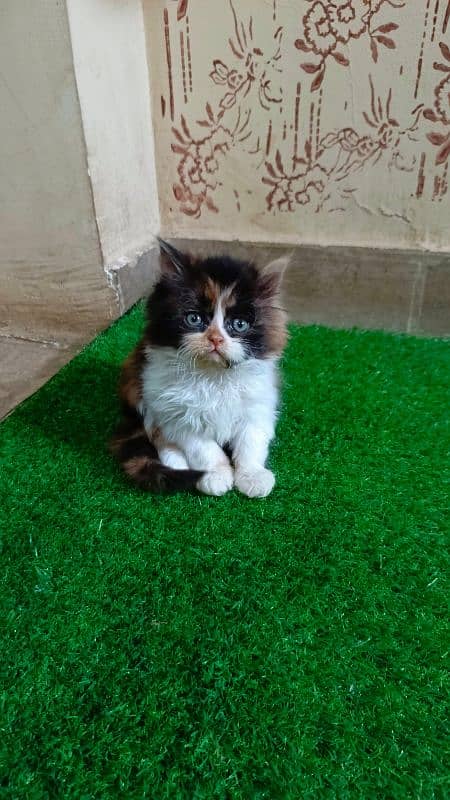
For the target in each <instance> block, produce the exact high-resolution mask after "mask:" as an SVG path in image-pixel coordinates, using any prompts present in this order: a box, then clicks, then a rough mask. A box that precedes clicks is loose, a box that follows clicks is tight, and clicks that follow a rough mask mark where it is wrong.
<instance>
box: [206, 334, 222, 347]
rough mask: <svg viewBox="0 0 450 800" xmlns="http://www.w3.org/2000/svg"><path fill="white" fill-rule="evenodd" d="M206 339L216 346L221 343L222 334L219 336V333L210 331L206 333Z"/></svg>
mask: <svg viewBox="0 0 450 800" xmlns="http://www.w3.org/2000/svg"><path fill="white" fill-rule="evenodd" d="M208 340H209V341H210V342H211V344H213V345H214V347H218V346H219V344H223V336H221V335H220V333H210V334H209V335H208Z"/></svg>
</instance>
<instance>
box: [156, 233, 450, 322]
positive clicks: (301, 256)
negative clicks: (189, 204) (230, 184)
mask: <svg viewBox="0 0 450 800" xmlns="http://www.w3.org/2000/svg"><path fill="white" fill-rule="evenodd" d="M170 241H172V242H173V243H174V244H175V246H177V247H179V248H180V249H185V250H187V251H190V252H192V253H194V254H196V255H212V254H213V253H215V254H217V253H228V254H229V255H233V256H235V257H238V258H249V259H251V260H253V261H254V262H255V263H256V264H257V265H261V264H263V263H264V262H266V261H268V260H270V259H272V258H274V257H277V256H278V255H279V254H280V250H283V251H289V252H292V258H291V266H290V268H289V269H288V272H287V275H286V277H285V281H284V288H283V299H284V302H285V307H286V309H287V311H288V313H289V316H290V319H291V320H293V321H295V322H299V323H300V324H304V325H306V324H308V325H309V324H319V325H329V326H331V327H336V328H349V327H350V328H351V327H354V326H356V327H360V328H367V329H381V330H386V331H396V332H401V333H413V334H415V335H419V336H439V337H446V336H450V254H447V253H432V252H428V251H419V250H381V249H376V248H367V247H315V246H311V245H299V246H297V247H290V248H286V246H285V245H283V247H282V248H280V247H279V246H275V245H274V246H272V245H261V244H254V243H248V242H247V243H246V242H221V241H200V240H198V239H171V240H170Z"/></svg>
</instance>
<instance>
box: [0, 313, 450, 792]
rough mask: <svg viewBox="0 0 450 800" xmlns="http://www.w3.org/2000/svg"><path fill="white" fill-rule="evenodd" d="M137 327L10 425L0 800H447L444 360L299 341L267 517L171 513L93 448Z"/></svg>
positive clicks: (349, 340)
mask: <svg viewBox="0 0 450 800" xmlns="http://www.w3.org/2000/svg"><path fill="white" fill-rule="evenodd" d="M141 325H142V316H141V310H140V309H139V308H138V309H135V310H134V311H133V312H132V313H131V314H129V315H128V316H127V317H125V318H124V319H123V320H121V321H120V322H119V323H118V324H116V325H114V326H113V327H112V328H111V329H110V330H109V331H108V332H107V333H106V334H104V335H102V336H100V337H99V338H98V339H97V340H96V341H95V342H94V343H93V344H92V345H91V346H90V347H88V348H87V349H86V350H85V351H84V352H83V354H82V355H81V356H80V357H78V358H77V359H75V360H74V361H73V362H72V363H71V364H70V365H69V366H68V367H67V368H65V369H64V370H63V371H62V372H61V373H60V374H59V375H58V376H57V377H56V378H55V379H53V380H52V381H51V382H50V383H49V384H47V386H45V387H44V388H43V389H42V390H41V391H40V392H39V393H38V394H37V395H35V396H34V397H33V398H32V399H31V400H29V401H28V402H26V403H25V404H23V405H22V406H21V407H20V408H19V409H18V410H17V411H16V412H15V413H14V414H13V415H12V416H11V417H10V418H8V419H7V420H6V421H5V422H4V423H3V424H2V425H1V426H0V438H1V481H0V483H1V487H0V527H1V532H2V555H1V588H0V619H1V625H2V629H3V633H2V642H1V652H0V679H1V680H0V694H1V705H0V765H1V774H0V787H1V788H0V797H1V798H18V799H19V800H21V799H22V798H30V799H32V800H35V799H36V800H38V799H39V800H40V798H76V799H77V800H80V799H82V800H89V799H90V798H101V800H103V798H115V797H120V798H151V799H152V800H159V798H167V799H168V800H172V798H174V799H175V800H176V799H177V798H186V800H194V799H197V798H203V799H204V800H212V799H213V798H223V799H224V800H225V799H228V798H230V799H231V798H243V799H244V800H257V799H258V800H262V799H263V798H267V800H278V798H292V800H299V799H300V798H302V799H303V798H338V799H339V800H341V799H342V798H362V799H363V800H366V799H370V798H382V799H383V800H386V799H387V798H392V800H398V799H399V798H417V799H418V800H419V799H420V800H427V798H444V797H445V796H447V797H448V791H449V784H448V783H446V770H445V749H446V746H445V737H446V732H447V733H448V729H446V717H447V713H448V707H447V706H446V682H445V669H446V667H447V666H448V659H447V655H446V651H448V649H449V636H448V626H447V609H446V599H447V597H448V594H447V593H446V587H445V573H446V569H447V568H448V537H447V534H448V524H447V523H448V518H446V509H445V505H446V503H445V498H446V487H445V469H446V463H447V462H446V458H447V455H448V445H449V435H448V434H449V429H448V422H449V383H450V353H449V349H450V348H449V344H448V343H446V342H439V341H431V340H429V341H421V340H417V339H412V338H407V337H394V336H389V335H384V334H381V333H361V332H345V331H340V332H336V331H330V330H326V329H320V328H313V327H311V328H304V329H300V328H293V329H292V331H291V341H290V345H289V348H288V351H287V355H286V358H285V361H284V367H283V371H284V395H283V396H284V403H283V411H282V416H281V420H280V424H279V432H278V439H277V442H276V444H275V445H274V447H273V451H272V458H271V460H272V464H273V467H274V469H275V472H276V474H277V477H278V485H277V488H276V489H275V491H274V493H273V495H272V496H271V497H270V498H268V499H267V500H262V501H261V500H248V499H246V498H244V497H242V496H240V495H238V494H237V493H234V492H233V493H231V494H229V495H227V496H226V497H224V498H218V499H215V498H208V497H203V496H193V495H192V496H186V495H185V496H176V497H171V498H164V497H153V496H148V495H145V494H141V493H139V492H138V491H137V490H135V489H134V488H132V487H131V486H130V485H128V484H127V483H126V482H125V481H124V480H123V479H122V476H121V474H120V472H119V470H118V468H117V467H116V465H115V464H114V463H113V462H112V461H111V460H110V458H109V455H108V453H107V452H106V448H105V441H106V439H107V436H108V434H109V433H110V431H111V429H112V427H113V425H114V423H115V419H116V415H117V405H116V399H115V384H116V380H117V375H118V368H119V364H120V362H121V361H122V359H123V358H124V356H125V355H126V353H127V352H128V351H129V349H130V348H131V347H132V345H133V343H134V342H135V340H136V339H137V336H138V332H139V330H140V328H141ZM447 475H448V473H447Z"/></svg>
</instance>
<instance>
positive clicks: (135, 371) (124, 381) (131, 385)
mask: <svg viewBox="0 0 450 800" xmlns="http://www.w3.org/2000/svg"><path fill="white" fill-rule="evenodd" d="M144 348H145V344H144V342H141V343H140V344H139V345H138V346H137V347H136V348H135V349H134V350H133V352H132V353H131V355H129V356H128V358H127V360H126V361H125V363H124V365H123V367H122V373H121V376H120V382H119V396H120V399H121V400H122V401H123V402H124V403H126V404H127V405H129V406H131V407H132V408H136V406H137V404H138V403H139V401H140V400H141V399H142V384H141V374H142V367H143V365H144V361H145V350H144Z"/></svg>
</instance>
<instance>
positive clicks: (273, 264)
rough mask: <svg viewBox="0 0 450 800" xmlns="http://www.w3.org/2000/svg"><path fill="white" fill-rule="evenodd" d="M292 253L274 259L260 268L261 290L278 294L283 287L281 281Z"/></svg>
mask: <svg viewBox="0 0 450 800" xmlns="http://www.w3.org/2000/svg"><path fill="white" fill-rule="evenodd" d="M291 256H292V253H287V254H286V255H284V256H280V258H276V259H275V260H274V261H270V262H269V263H268V264H266V265H265V267H262V268H261V270H260V279H259V280H260V285H261V290H262V291H263V293H265V294H277V293H278V292H279V291H280V288H281V282H282V280H283V275H284V273H285V271H286V268H287V266H288V265H289V262H290V260H291Z"/></svg>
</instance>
